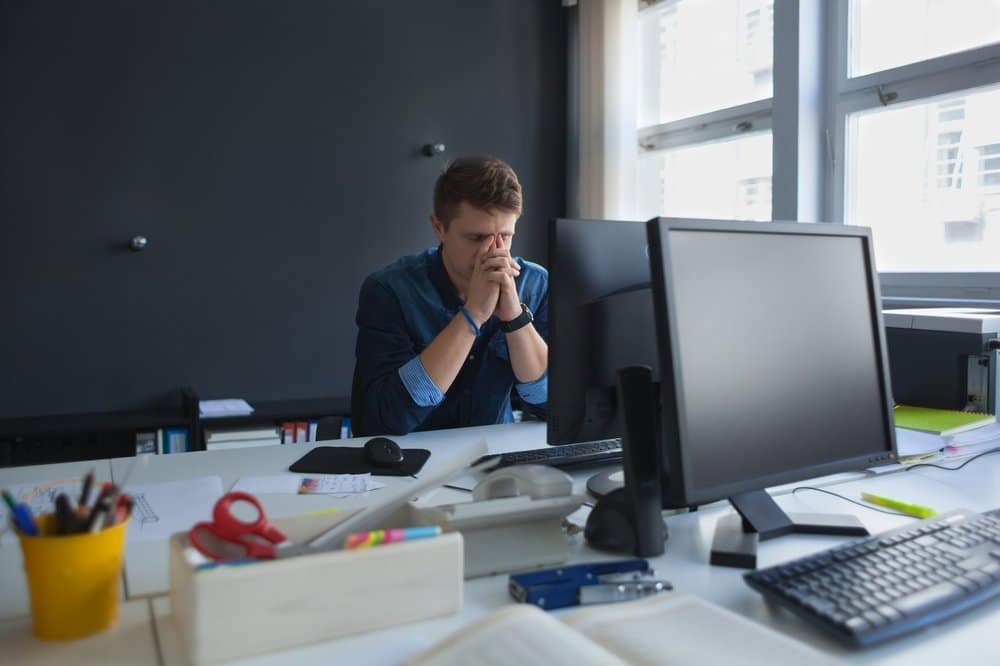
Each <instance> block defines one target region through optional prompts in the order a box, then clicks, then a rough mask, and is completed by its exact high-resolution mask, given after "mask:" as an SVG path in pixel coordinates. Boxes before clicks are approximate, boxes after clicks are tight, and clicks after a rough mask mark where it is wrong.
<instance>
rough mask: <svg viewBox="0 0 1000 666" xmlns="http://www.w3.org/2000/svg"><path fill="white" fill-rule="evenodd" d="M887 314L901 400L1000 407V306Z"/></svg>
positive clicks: (982, 408) (891, 359) (895, 381)
mask: <svg viewBox="0 0 1000 666" xmlns="http://www.w3.org/2000/svg"><path fill="white" fill-rule="evenodd" d="M882 314H883V318H884V320H885V329H886V340H887V344H888V347H889V365H890V370H891V373H892V392H893V398H894V399H895V401H896V402H897V403H899V404H904V405H919V406H923V407H938V408H941V409H965V408H967V407H968V408H970V409H973V410H974V411H979V412H988V413H990V414H996V413H997V384H998V379H1000V310H995V309H983V308H916V309H906V310H885V311H884V312H883V313H882Z"/></svg>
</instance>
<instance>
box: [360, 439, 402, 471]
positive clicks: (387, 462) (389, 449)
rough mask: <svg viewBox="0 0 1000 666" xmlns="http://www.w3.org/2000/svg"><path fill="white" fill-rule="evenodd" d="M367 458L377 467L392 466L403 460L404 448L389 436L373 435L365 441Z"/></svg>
mask: <svg viewBox="0 0 1000 666" xmlns="http://www.w3.org/2000/svg"><path fill="white" fill-rule="evenodd" d="M365 460H366V461H367V462H369V463H371V464H372V465H373V466H375V467H392V466H393V465H398V464H399V463H401V462H403V449H401V448H399V444H397V443H396V442H394V441H392V440H391V439H389V438H388V437H372V438H371V439H369V440H368V441H367V442H365Z"/></svg>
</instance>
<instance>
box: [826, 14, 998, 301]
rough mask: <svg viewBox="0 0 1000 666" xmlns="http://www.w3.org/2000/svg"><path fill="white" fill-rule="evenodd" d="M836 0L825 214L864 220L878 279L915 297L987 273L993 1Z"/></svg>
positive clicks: (994, 166)
mask: <svg viewBox="0 0 1000 666" xmlns="http://www.w3.org/2000/svg"><path fill="white" fill-rule="evenodd" d="M838 4H840V5H841V7H839V8H838V9H836V10H835V14H836V18H835V21H834V25H837V26H838V29H839V36H838V39H837V40H836V41H837V48H835V49H834V50H833V51H832V52H831V57H832V58H834V59H835V62H834V65H835V66H836V67H837V68H838V69H839V71H840V72H841V74H840V76H839V77H838V79H839V80H838V81H836V82H835V85H836V88H837V89H836V91H835V95H833V105H832V108H833V114H832V115H833V118H834V119H835V121H836V122H837V123H842V125H840V126H839V129H840V131H839V132H838V133H836V134H838V135H839V136H840V137H841V140H840V141H837V142H836V143H837V144H839V145H840V146H841V147H842V150H841V152H842V154H843V156H844V159H843V161H842V163H841V164H837V165H836V167H835V169H834V171H835V173H834V182H835V187H834V199H833V202H832V204H833V205H832V207H831V210H832V211H833V212H834V214H833V215H832V217H833V218H834V219H835V220H837V219H839V220H842V221H843V222H845V223H847V224H858V225H864V226H869V227H871V228H872V233H873V237H874V239H875V251H876V266H877V267H878V269H879V271H880V273H882V274H883V276H884V277H883V284H888V285H890V286H895V287H912V288H914V289H915V291H910V292H909V293H910V294H911V295H918V294H919V293H920V291H919V290H920V289H925V288H926V287H929V286H932V285H934V284H941V283H943V282H944V281H942V280H940V279H938V278H935V277H934V276H935V275H938V276H943V275H948V274H950V275H951V276H957V275H960V274H961V275H966V276H969V277H967V278H964V280H965V283H967V284H973V283H975V282H976V279H975V278H972V277H971V276H972V275H973V274H976V273H979V274H983V275H984V276H986V274H989V273H994V272H995V271H997V270H998V269H1000V259H998V257H1000V159H994V158H1000V152H994V151H997V148H998V147H1000V123H997V121H996V118H1000V85H998V83H1000V68H998V66H997V63H996V58H997V56H998V55H1000V50H998V44H997V43H998V42H1000V0H852V1H851V2H849V3H838ZM837 185H839V187H840V188H841V189H839V190H838V189H837ZM838 191H839V192H840V196H837V193H838ZM838 207H839V210H838ZM987 277H988V276H987ZM959 282H961V280H960V281H959ZM987 282H988V283H991V282H997V286H1000V280H996V279H992V280H987ZM956 295H961V294H956ZM966 295H967V294H966ZM994 296H995V295H994Z"/></svg>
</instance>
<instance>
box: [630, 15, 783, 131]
mask: <svg viewBox="0 0 1000 666" xmlns="http://www.w3.org/2000/svg"><path fill="white" fill-rule="evenodd" d="M773 35H774V0H738V1H734V0H664V2H660V3H658V4H656V5H653V6H652V7H649V8H648V9H644V10H642V11H641V12H640V13H639V49H640V50H639V53H640V64H639V77H640V78H639V81H640V83H641V90H642V96H641V99H640V102H639V126H640V127H647V126H649V125H658V124H660V123H665V122H669V121H671V120H677V119H678V118H686V117H688V116H694V115H699V114H702V113H707V112H709V111H715V110H718V109H724V108H727V107H730V106H736V105H738V104H745V103H747V102H752V101H754V100H758V99H765V98H767V97H770V96H771V69H772V66H771V62H772V57H771V54H772V44H773V42H774V38H773Z"/></svg>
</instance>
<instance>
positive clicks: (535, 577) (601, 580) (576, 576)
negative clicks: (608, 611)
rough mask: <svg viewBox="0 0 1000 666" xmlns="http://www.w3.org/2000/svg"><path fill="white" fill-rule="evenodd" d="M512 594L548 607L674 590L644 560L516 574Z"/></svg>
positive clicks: (510, 581) (606, 600) (617, 561)
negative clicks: (657, 576) (658, 577)
mask: <svg viewBox="0 0 1000 666" xmlns="http://www.w3.org/2000/svg"><path fill="white" fill-rule="evenodd" d="M507 589H508V591H509V592H510V596H512V597H513V598H514V600H515V601H519V602H521V603H528V604H535V605H536V606H539V607H540V608H544V609H545V610H553V609H555V608H564V607H566V606H578V605H583V604H600V603H609V602H612V601H628V600H630V599H639V598H641V597H648V596H650V595H653V594H659V593H660V592H666V591H667V590H672V589H673V586H672V585H671V584H670V583H669V582H668V581H665V580H660V579H657V578H656V572H655V571H653V570H652V569H650V568H649V562H647V561H646V560H643V559H633V560H615V561H613V562H598V563H596V564H577V565H575V566H571V567H556V568H554V569H545V570H544V571H532V572H530V573H523V574H514V575H512V576H511V577H510V580H509V581H508V583H507Z"/></svg>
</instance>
